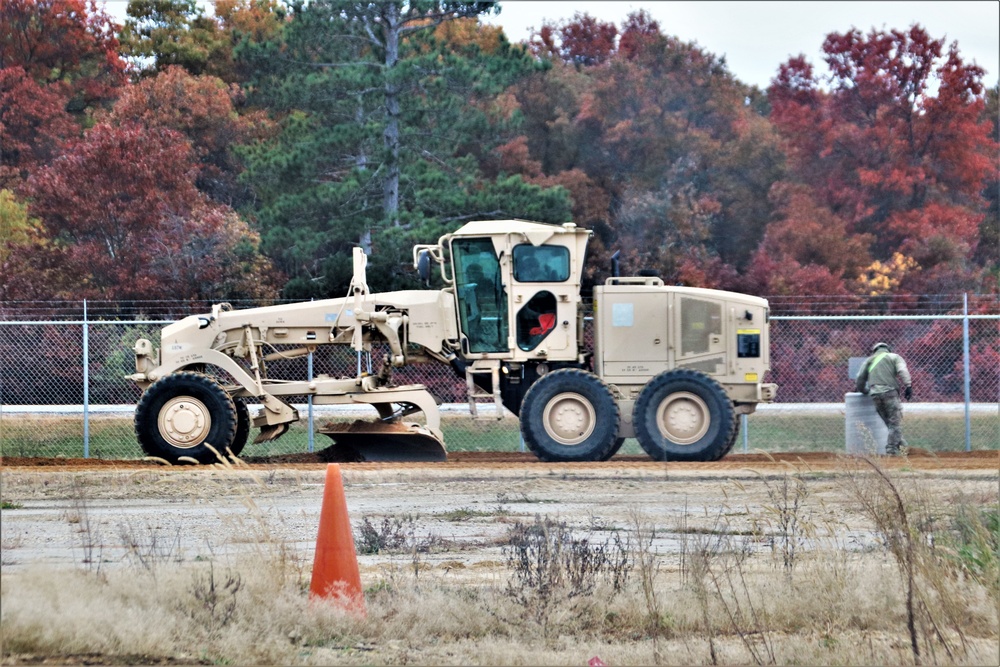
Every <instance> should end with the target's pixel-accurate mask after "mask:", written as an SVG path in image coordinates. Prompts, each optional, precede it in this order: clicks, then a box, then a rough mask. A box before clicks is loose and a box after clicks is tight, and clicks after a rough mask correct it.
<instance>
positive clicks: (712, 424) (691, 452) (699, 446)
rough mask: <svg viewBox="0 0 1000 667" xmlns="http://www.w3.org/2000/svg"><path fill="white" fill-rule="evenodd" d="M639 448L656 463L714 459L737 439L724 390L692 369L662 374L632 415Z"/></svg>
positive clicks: (733, 415) (645, 391)
mask: <svg viewBox="0 0 1000 667" xmlns="http://www.w3.org/2000/svg"><path fill="white" fill-rule="evenodd" d="M632 423H633V425H634V426H635V432H636V437H637V438H638V440H639V445H640V446H642V448H643V450H645V452H646V453H647V454H649V456H650V457H652V458H653V459H654V460H657V461H715V460H718V459H720V458H722V457H723V456H725V455H726V453H728V451H729V449H731V448H732V446H733V444H734V443H735V441H736V435H735V433H736V428H737V421H736V411H735V410H734V409H733V404H732V401H730V400H729V397H728V396H727V395H726V392H725V391H724V390H723V389H722V386H721V385H720V384H719V383H718V382H716V381H715V380H713V379H712V378H710V377H708V376H707V375H704V374H703V373H699V372H697V371H691V370H684V369H680V370H673V371H666V372H664V373H660V374H659V375H657V376H656V377H654V378H653V379H652V380H650V381H649V384H647V385H646V386H645V387H644V388H643V390H642V391H641V392H640V393H639V398H638V399H637V400H636V402H635V406H634V408H633V412H632Z"/></svg>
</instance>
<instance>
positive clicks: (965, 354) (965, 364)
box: [962, 292, 972, 452]
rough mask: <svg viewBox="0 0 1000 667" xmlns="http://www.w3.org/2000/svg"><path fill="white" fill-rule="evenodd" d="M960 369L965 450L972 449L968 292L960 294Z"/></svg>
mask: <svg viewBox="0 0 1000 667" xmlns="http://www.w3.org/2000/svg"><path fill="white" fill-rule="evenodd" d="M962 370H963V375H964V376H965V377H964V378H963V379H964V385H965V451H967V452H969V451H972V420H971V418H970V415H969V410H970V407H971V406H970V403H971V394H972V391H971V384H972V379H971V377H970V371H969V293H968V292H966V293H964V294H963V295H962Z"/></svg>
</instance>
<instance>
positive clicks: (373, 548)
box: [354, 516, 408, 554]
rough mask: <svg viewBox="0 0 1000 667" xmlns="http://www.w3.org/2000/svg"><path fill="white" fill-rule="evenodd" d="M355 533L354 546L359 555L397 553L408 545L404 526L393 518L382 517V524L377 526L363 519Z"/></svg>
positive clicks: (369, 520)
mask: <svg viewBox="0 0 1000 667" xmlns="http://www.w3.org/2000/svg"><path fill="white" fill-rule="evenodd" d="M357 533H358V536H357V537H356V538H354V545H355V547H357V550H358V553H359V554H378V553H382V552H383V551H398V550H400V549H401V548H402V547H405V546H406V544H407V543H408V539H407V534H406V525H405V524H404V523H403V521H402V520H401V519H398V518H395V517H392V518H390V517H387V516H386V517H382V523H380V524H378V525H375V524H374V523H372V521H371V519H369V518H368V517H363V518H362V520H361V525H360V526H359V527H358V531H357Z"/></svg>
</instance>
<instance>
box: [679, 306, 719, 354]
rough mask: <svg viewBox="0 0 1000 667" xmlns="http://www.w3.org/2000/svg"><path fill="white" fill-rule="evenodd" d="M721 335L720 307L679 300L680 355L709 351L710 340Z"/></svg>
mask: <svg viewBox="0 0 1000 667" xmlns="http://www.w3.org/2000/svg"><path fill="white" fill-rule="evenodd" d="M721 334H722V305H721V304H718V303H713V302H711V301H702V300H700V299H692V298H689V297H683V298H681V354H682V355H688V354H702V353H704V352H710V351H711V338H712V336H718V335H721Z"/></svg>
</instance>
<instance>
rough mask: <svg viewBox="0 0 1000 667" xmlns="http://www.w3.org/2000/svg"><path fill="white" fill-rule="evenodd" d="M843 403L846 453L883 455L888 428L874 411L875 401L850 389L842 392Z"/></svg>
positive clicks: (887, 437)
mask: <svg viewBox="0 0 1000 667" xmlns="http://www.w3.org/2000/svg"><path fill="white" fill-rule="evenodd" d="M844 405H845V406H846V410H845V411H844V415H845V419H846V423H845V424H844V434H845V439H846V441H847V442H846V444H847V453H848V454H853V455H855V456H861V455H863V454H883V455H884V454H885V444H886V442H887V441H888V440H889V428H888V427H887V426H886V425H885V422H883V421H882V418H881V417H879V416H878V412H876V411H875V402H874V401H873V400H872V398H871V396H869V395H867V394H860V393H857V392H853V391H852V392H850V393H847V394H844Z"/></svg>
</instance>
